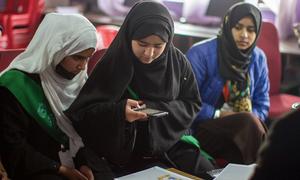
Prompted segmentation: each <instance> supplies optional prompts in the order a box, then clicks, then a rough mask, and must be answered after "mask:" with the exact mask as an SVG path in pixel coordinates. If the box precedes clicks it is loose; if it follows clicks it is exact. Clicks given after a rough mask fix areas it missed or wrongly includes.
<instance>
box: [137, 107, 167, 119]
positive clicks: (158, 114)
mask: <svg viewBox="0 0 300 180" xmlns="http://www.w3.org/2000/svg"><path fill="white" fill-rule="evenodd" d="M135 111H141V112H144V113H146V114H147V115H148V116H152V117H162V116H166V115H168V114H169V113H168V112H166V111H161V110H157V109H152V108H147V107H143V108H137V109H135Z"/></svg>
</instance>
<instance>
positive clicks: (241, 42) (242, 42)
mask: <svg viewBox="0 0 300 180" xmlns="http://www.w3.org/2000/svg"><path fill="white" fill-rule="evenodd" d="M237 44H238V45H239V46H248V45H249V43H248V42H246V41H238V42H237Z"/></svg>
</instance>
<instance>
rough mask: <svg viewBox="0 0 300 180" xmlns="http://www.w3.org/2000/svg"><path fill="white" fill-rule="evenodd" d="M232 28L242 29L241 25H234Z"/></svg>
mask: <svg viewBox="0 0 300 180" xmlns="http://www.w3.org/2000/svg"><path fill="white" fill-rule="evenodd" d="M234 28H235V29H236V30H242V28H243V27H242V26H241V25H236V26H234Z"/></svg>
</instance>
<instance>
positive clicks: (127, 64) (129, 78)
mask: <svg viewBox="0 0 300 180" xmlns="http://www.w3.org/2000/svg"><path fill="white" fill-rule="evenodd" d="M153 34H154V35H157V36H159V37H161V39H162V40H165V41H166V42H167V44H166V47H165V49H164V51H163V53H162V55H160V57H158V58H157V59H155V60H154V61H153V62H152V63H150V64H143V63H142V62H140V61H139V60H138V59H137V58H136V57H135V55H134V54H133V51H132V47H131V41H132V40H133V39H139V38H143V37H147V36H149V35H153ZM173 35H174V23H173V20H172V18H171V16H170V14H169V12H168V10H167V8H166V7H165V6H163V5H162V4H160V3H157V2H151V1H143V2H139V3H137V4H135V6H134V7H133V8H132V9H131V10H130V12H129V13H128V15H127V16H126V18H125V20H124V23H123V24H122V26H121V28H120V30H119V32H118V34H117V36H116V38H115V39H114V40H113V42H112V44H111V45H110V47H109V48H108V50H107V52H106V54H105V55H104V56H103V58H102V59H101V61H100V62H99V63H98V64H97V65H96V67H95V69H94V70H93V72H92V74H91V75H90V76H89V79H88V80H87V82H86V84H85V85H84V87H83V88H82V91H81V92H80V94H79V96H78V97H77V98H76V100H75V101H74V103H73V104H72V105H71V106H70V108H69V109H68V110H67V111H66V112H65V113H66V115H67V116H68V117H70V119H72V121H73V124H74V126H75V128H76V130H77V131H78V132H79V134H80V135H81V136H82V137H86V139H84V140H85V144H86V142H88V144H95V145H94V146H93V148H94V150H95V149H96V151H97V152H99V151H101V153H104V154H107V152H109V153H110V154H109V155H108V156H110V155H111V156H114V157H116V156H118V155H120V154H123V153H124V151H125V146H124V145H122V143H124V141H125V140H124V141H122V140H120V139H119V140H115V139H114V137H116V136H122V135H123V136H125V132H124V131H122V130H120V129H122V128H123V126H124V123H125V121H126V120H125V117H124V116H125V112H124V111H125V103H126V102H124V101H126V98H128V97H124V94H126V92H127V91H126V89H127V88H128V86H130V87H131V88H132V89H133V90H134V91H135V92H136V93H137V94H138V95H139V97H140V99H141V100H143V101H144V103H145V104H146V105H147V106H148V107H155V108H157V109H162V110H165V111H168V112H169V117H167V118H166V117H165V118H164V119H162V120H152V121H151V120H149V121H147V122H148V123H149V129H150V130H151V133H150V138H149V139H151V140H152V144H151V145H152V147H153V149H154V151H166V150H167V149H169V148H170V147H171V146H172V145H174V144H175V143H176V142H177V141H178V140H179V138H180V137H181V135H182V134H183V132H184V131H185V130H186V128H188V127H189V126H190V124H191V123H192V120H193V118H194V116H195V115H196V113H197V112H198V110H199V105H200V99H199V94H198V89H197V85H196V80H195V78H194V74H193V73H192V70H191V66H190V64H189V63H188V61H187V60H186V59H185V57H184V55H183V54H182V53H181V52H180V51H179V50H177V49H176V48H175V47H174V45H173V44H172V39H173ZM186 86H187V87H186ZM130 98H131V97H130ZM183 101H184V102H183ZM189 101H191V102H189ZM122 103H123V104H122ZM121 104H122V105H121ZM93 119H94V121H93ZM87 122H88V123H89V124H91V125H92V124H93V127H88V126H87V125H86V123H87ZM108 127H112V128H113V129H114V130H113V131H112V130H111V128H108ZM91 128H95V129H94V130H93V129H91ZM95 131H96V132H95ZM95 136H96V137H95ZM107 137H109V139H108V138H107ZM124 138H125V137H124ZM93 139H95V140H97V142H93ZM116 139H117V138H116ZM99 143H100V144H99ZM114 157H113V158H114ZM115 159H118V160H120V159H121V158H120V157H116V158H115Z"/></svg>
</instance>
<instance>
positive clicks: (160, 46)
mask: <svg viewBox="0 0 300 180" xmlns="http://www.w3.org/2000/svg"><path fill="white" fill-rule="evenodd" d="M162 47H163V45H162V44H160V45H155V46H154V48H156V49H160V48H162Z"/></svg>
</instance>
